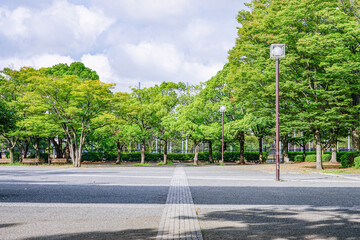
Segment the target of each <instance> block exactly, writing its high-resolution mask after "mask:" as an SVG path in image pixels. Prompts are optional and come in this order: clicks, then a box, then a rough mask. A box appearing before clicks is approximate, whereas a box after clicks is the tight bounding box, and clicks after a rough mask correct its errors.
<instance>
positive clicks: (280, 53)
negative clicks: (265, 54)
mask: <svg viewBox="0 0 360 240" xmlns="http://www.w3.org/2000/svg"><path fill="white" fill-rule="evenodd" d="M283 57H285V44H271V46H270V58H275V59H277V58H283Z"/></svg>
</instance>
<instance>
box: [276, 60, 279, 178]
mask: <svg viewBox="0 0 360 240" xmlns="http://www.w3.org/2000/svg"><path fill="white" fill-rule="evenodd" d="M279 140H280V131H279V59H278V58H276V181H280V159H279V150H280V149H279Z"/></svg>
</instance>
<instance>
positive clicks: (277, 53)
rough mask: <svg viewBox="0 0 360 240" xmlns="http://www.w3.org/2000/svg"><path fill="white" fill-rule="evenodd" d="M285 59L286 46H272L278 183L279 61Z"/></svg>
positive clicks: (277, 177)
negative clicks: (274, 66)
mask: <svg viewBox="0 0 360 240" xmlns="http://www.w3.org/2000/svg"><path fill="white" fill-rule="evenodd" d="M283 57H285V44H271V46H270V58H275V60H276V77H275V78H276V100H275V104H276V154H275V156H276V181H280V145H279V141H280V130H279V59H280V58H283Z"/></svg>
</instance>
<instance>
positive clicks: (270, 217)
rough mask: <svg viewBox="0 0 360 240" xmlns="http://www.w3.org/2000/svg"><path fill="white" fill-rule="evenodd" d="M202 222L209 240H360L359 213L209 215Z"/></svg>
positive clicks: (237, 212) (260, 211) (251, 211)
mask: <svg viewBox="0 0 360 240" xmlns="http://www.w3.org/2000/svg"><path fill="white" fill-rule="evenodd" d="M309 216H311V219H309ZM199 219H200V225H201V227H202V229H203V235H204V238H205V239H207V240H215V239H222V240H227V239H267V240H275V239H331V240H340V239H341V240H343V239H344V240H350V239H351V240H355V239H360V217H359V212H358V211H349V210H341V211H340V210H339V211H338V210H336V211H331V212H328V211H322V210H307V211H306V212H304V211H293V210H273V209H271V210H266V209H246V210H231V211H213V212H208V213H205V214H200V216H199ZM209 222H210V223H209ZM209 224H210V225H209Z"/></svg>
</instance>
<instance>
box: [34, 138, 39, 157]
mask: <svg viewBox="0 0 360 240" xmlns="http://www.w3.org/2000/svg"><path fill="white" fill-rule="evenodd" d="M33 146H34V148H35V156H36V158H37V159H38V160H39V161H40V138H39V137H34V138H33Z"/></svg>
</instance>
